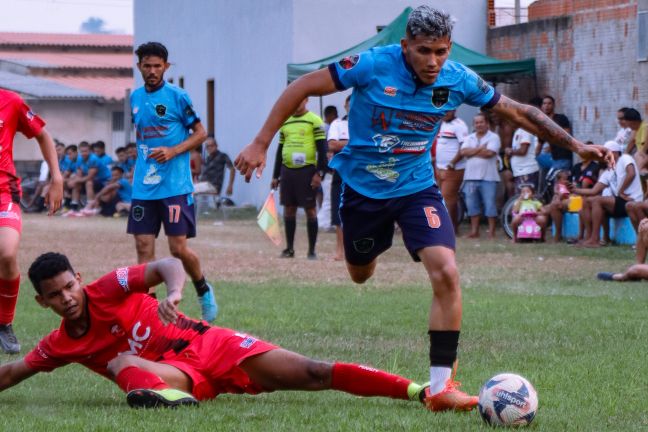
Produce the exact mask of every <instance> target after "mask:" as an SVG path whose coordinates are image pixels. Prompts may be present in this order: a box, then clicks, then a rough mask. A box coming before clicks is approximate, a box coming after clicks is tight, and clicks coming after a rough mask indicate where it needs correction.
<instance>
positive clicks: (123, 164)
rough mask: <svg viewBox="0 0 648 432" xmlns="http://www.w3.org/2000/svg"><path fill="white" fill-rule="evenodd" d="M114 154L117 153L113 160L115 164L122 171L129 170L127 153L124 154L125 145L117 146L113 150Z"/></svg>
mask: <svg viewBox="0 0 648 432" xmlns="http://www.w3.org/2000/svg"><path fill="white" fill-rule="evenodd" d="M115 154H116V155H117V160H116V161H115V164H114V165H115V166H118V167H120V168H121V169H122V171H124V173H126V172H128V171H129V170H130V167H129V166H128V155H127V154H126V147H117V149H116V150H115Z"/></svg>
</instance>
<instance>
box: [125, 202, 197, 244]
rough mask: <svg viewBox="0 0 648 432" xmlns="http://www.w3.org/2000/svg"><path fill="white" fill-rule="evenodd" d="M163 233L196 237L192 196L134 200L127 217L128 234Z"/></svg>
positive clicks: (156, 234)
mask: <svg viewBox="0 0 648 432" xmlns="http://www.w3.org/2000/svg"><path fill="white" fill-rule="evenodd" d="M162 224H164V233H165V234H166V235H167V237H168V236H185V237H187V238H191V237H195V236H196V212H195V208H194V200H193V194H186V195H177V196H172V197H169V198H163V199H159V200H140V199H134V198H133V200H132V202H131V209H130V213H129V215H128V228H127V230H126V232H128V234H155V236H156V237H157V236H158V234H159V233H160V227H161V225H162Z"/></svg>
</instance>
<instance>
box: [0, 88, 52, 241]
mask: <svg viewBox="0 0 648 432" xmlns="http://www.w3.org/2000/svg"><path fill="white" fill-rule="evenodd" d="M43 126H45V122H44V121H43V120H42V119H41V118H40V117H38V116H37V115H35V114H34V113H33V112H31V110H30V109H29V107H28V106H27V104H25V102H24V101H23V100H22V98H21V97H20V96H19V95H18V94H16V93H14V92H11V91H8V90H2V89H0V227H2V226H8V227H11V228H14V229H16V230H17V231H18V232H20V231H21V213H20V206H19V205H18V203H19V202H20V195H21V189H20V178H19V177H18V176H17V175H16V167H15V166H14V161H13V140H14V136H15V135H16V132H21V133H22V134H23V135H25V136H26V137H27V138H33V137H35V136H36V135H38V134H39V133H40V132H41V130H42V129H43Z"/></svg>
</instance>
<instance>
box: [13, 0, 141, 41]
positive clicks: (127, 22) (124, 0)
mask: <svg viewBox="0 0 648 432" xmlns="http://www.w3.org/2000/svg"><path fill="white" fill-rule="evenodd" d="M0 11H2V12H1V13H0V32H38V33H80V28H81V24H82V23H83V22H84V21H86V20H87V19H88V18H90V17H98V18H101V19H103V20H104V21H105V22H106V24H105V29H106V30H109V31H111V32H113V33H127V34H132V33H133V0H0Z"/></svg>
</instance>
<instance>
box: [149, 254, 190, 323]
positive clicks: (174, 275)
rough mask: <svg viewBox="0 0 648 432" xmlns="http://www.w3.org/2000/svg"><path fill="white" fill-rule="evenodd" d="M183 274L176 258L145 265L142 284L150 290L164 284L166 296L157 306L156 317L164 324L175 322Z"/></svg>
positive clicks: (184, 278) (180, 296) (182, 287)
mask: <svg viewBox="0 0 648 432" xmlns="http://www.w3.org/2000/svg"><path fill="white" fill-rule="evenodd" d="M186 278H187V275H186V274H185V271H184V267H183V266H182V261H180V260H179V259H176V258H163V259H160V260H156V261H152V262H150V263H148V264H146V270H145V271H144V284H145V285H146V286H147V287H149V288H151V287H153V286H155V285H158V284H160V283H161V282H164V283H165V285H166V286H167V296H166V298H165V299H164V300H163V301H161V302H160V304H159V306H158V315H159V316H160V320H161V321H162V322H163V323H164V324H168V323H171V322H175V320H176V318H177V316H178V315H177V312H178V310H177V306H178V304H180V300H182V290H183V289H184V284H185V280H186Z"/></svg>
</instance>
